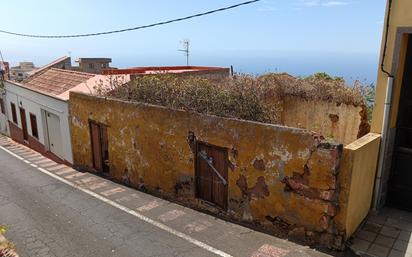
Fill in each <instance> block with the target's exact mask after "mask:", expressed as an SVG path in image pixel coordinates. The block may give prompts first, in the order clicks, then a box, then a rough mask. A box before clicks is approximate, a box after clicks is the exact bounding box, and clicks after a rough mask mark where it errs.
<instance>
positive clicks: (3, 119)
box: [0, 81, 10, 136]
mask: <svg viewBox="0 0 412 257" xmlns="http://www.w3.org/2000/svg"><path fill="white" fill-rule="evenodd" d="M0 83H1V81H0ZM5 99H6V91H5V90H4V89H3V88H1V87H0V134H3V135H6V136H9V135H10V134H9V124H8V119H7V109H6V104H5V102H6V100H5Z"/></svg>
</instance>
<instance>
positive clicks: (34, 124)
mask: <svg viewBox="0 0 412 257" xmlns="http://www.w3.org/2000/svg"><path fill="white" fill-rule="evenodd" d="M30 125H31V135H32V136H33V137H35V138H37V139H39V131H38V130H37V119H36V115H34V114H33V113H30Z"/></svg>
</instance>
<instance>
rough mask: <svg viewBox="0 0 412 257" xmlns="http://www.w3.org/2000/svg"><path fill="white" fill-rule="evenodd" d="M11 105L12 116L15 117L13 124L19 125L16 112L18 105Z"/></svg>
mask: <svg viewBox="0 0 412 257" xmlns="http://www.w3.org/2000/svg"><path fill="white" fill-rule="evenodd" d="M10 105H11V115H12V117H13V122H14V123H16V124H19V122H18V121H17V112H16V105H15V104H14V103H10Z"/></svg>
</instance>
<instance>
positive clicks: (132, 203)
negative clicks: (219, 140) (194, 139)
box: [0, 136, 328, 257]
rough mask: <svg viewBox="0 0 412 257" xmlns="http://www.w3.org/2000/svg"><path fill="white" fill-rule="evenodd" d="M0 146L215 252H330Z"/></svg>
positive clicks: (11, 145)
mask: <svg viewBox="0 0 412 257" xmlns="http://www.w3.org/2000/svg"><path fill="white" fill-rule="evenodd" d="M0 146H1V147H2V148H3V149H6V151H9V153H10V154H12V155H15V157H16V158H18V159H20V160H21V161H23V162H25V163H27V164H28V165H30V166H32V167H36V168H37V169H38V170H39V172H40V171H41V172H43V173H46V174H48V175H49V176H53V177H54V178H56V179H58V180H60V181H63V182H65V183H66V184H70V185H72V186H73V187H76V188H77V189H79V190H81V191H83V192H86V193H88V194H89V195H92V196H94V197H96V198H98V199H99V200H101V201H104V202H106V203H107V204H110V205H112V206H114V207H116V208H118V209H121V210H123V211H125V212H128V213H129V214H131V215H134V216H135V217H136V218H138V219H140V220H143V221H145V222H147V223H149V224H151V225H153V226H157V227H158V228H160V229H162V230H163V231H165V232H167V233H172V234H174V235H176V236H178V237H180V238H183V239H185V240H187V241H188V242H190V243H193V244H195V245H197V246H201V247H204V248H208V247H210V248H211V249H212V250H213V249H214V250H217V251H218V252H217V255H220V256H251V257H271V256H328V255H326V254H324V253H321V252H318V251H315V250H313V249H310V248H309V247H305V246H301V245H297V244H295V243H292V242H289V241H287V240H283V239H279V238H276V237H272V236H270V235H267V234H263V233H260V232H257V231H254V230H251V229H248V228H246V227H243V226H240V225H236V224H233V223H230V222H225V221H223V220H221V219H217V218H215V217H212V216H210V215H206V214H204V213H200V212H197V211H195V210H192V209H188V208H185V207H183V206H180V205H178V204H174V203H171V202H168V201H165V200H162V199H159V198H156V197H154V196H151V195H148V194H145V193H142V192H139V191H136V190H133V189H131V188H128V187H125V186H122V185H119V184H116V183H114V182H112V181H109V180H105V179H104V178H101V177H98V176H95V175H93V174H90V173H81V172H78V171H76V170H74V169H72V168H70V167H67V166H65V165H62V164H58V163H55V162H54V161H52V160H49V159H47V158H46V157H44V156H42V155H41V154H39V153H37V152H35V151H33V150H31V149H29V148H27V147H25V146H23V145H20V144H18V143H16V142H14V141H12V140H11V139H9V138H7V137H4V136H0ZM212 252H213V251H212ZM219 253H222V254H219ZM225 254H226V255H225Z"/></svg>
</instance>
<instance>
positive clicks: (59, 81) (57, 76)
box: [23, 68, 95, 96]
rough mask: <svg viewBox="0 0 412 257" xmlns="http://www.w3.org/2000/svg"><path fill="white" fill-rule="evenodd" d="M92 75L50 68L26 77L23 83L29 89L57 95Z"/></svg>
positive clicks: (92, 75)
mask: <svg viewBox="0 0 412 257" xmlns="http://www.w3.org/2000/svg"><path fill="white" fill-rule="evenodd" d="M94 76H95V75H94V74H90V73H84V72H78V71H71V70H62V69H55V68H51V69H49V70H47V71H45V72H43V73H41V74H38V75H36V76H33V77H30V78H28V79H27V80H25V81H24V82H23V84H24V85H25V86H27V87H29V88H31V89H34V90H38V91H41V92H44V93H47V94H51V95H55V96H57V95H60V94H62V93H64V92H66V91H68V90H70V89H72V88H74V87H75V86H77V85H79V84H81V83H83V82H86V81H87V80H89V79H90V78H92V77H94Z"/></svg>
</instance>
